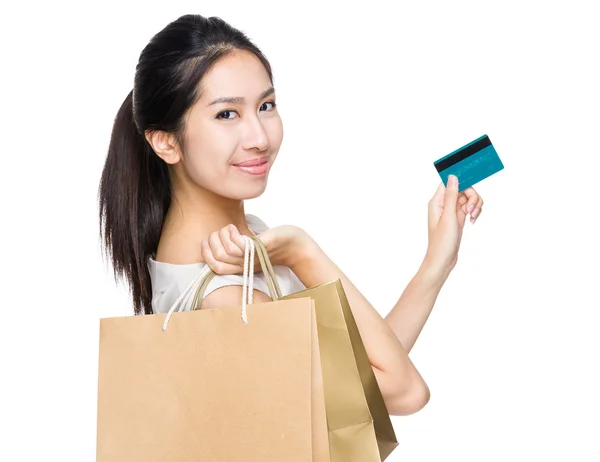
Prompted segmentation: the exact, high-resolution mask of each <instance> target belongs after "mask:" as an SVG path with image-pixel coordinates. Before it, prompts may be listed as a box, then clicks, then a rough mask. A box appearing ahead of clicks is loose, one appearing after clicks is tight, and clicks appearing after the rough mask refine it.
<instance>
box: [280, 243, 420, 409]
mask: <svg viewBox="0 0 600 462" xmlns="http://www.w3.org/2000/svg"><path fill="white" fill-rule="evenodd" d="M290 267H291V269H292V271H294V273H295V274H296V276H298V278H299V279H300V280H301V281H302V283H303V284H304V285H305V286H306V287H315V286H318V285H321V284H324V283H327V282H331V281H334V280H337V279H340V280H341V282H342V286H343V287H344V291H345V292H346V296H347V298H348V302H349V304H350V307H351V310H352V313H353V315H354V317H355V319H356V324H357V326H358V329H359V332H360V334H361V337H362V340H363V343H364V345H365V349H366V351H367V354H368V356H369V359H370V361H371V364H372V366H373V370H374V372H375V376H376V377H377V381H378V384H379V386H380V388H381V391H382V394H383V396H384V399H385V401H386V405H387V407H388V411H389V412H390V414H392V415H408V414H412V413H414V412H416V411H418V410H419V409H421V408H422V407H423V406H425V404H427V402H428V400H429V388H428V387H427V384H426V383H425V381H424V380H423V378H422V377H421V375H420V374H419V372H418V371H417V369H416V368H415V366H414V365H413V363H412V361H411V360H410V358H409V357H408V354H407V352H406V351H405V349H404V348H403V346H402V344H401V342H400V341H399V339H398V337H397V336H396V334H395V332H394V331H393V329H392V328H391V326H390V324H388V323H387V322H386V321H385V320H384V319H383V318H382V317H381V315H380V314H379V313H378V312H377V311H376V310H375V308H374V307H373V306H372V305H371V304H370V303H369V302H368V300H367V299H366V298H365V297H364V296H363V295H362V294H361V293H360V292H359V290H358V289H357V288H356V287H355V286H354V284H352V282H351V281H350V280H349V279H348V278H347V277H346V275H345V274H344V273H343V272H342V271H341V270H340V269H339V268H338V267H337V266H336V265H335V263H334V262H333V261H331V259H329V257H327V255H326V254H325V253H324V252H323V251H322V250H321V249H320V248H319V247H318V246H316V245H314V246H312V248H311V250H310V251H309V252H305V253H304V254H303V258H301V259H298V261H297V262H295V263H294V264H292V265H290Z"/></svg>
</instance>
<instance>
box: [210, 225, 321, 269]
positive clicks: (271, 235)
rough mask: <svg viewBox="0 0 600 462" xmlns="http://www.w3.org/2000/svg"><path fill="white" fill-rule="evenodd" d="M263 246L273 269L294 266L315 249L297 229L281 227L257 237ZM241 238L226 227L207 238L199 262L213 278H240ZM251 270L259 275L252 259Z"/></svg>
mask: <svg viewBox="0 0 600 462" xmlns="http://www.w3.org/2000/svg"><path fill="white" fill-rule="evenodd" d="M258 238H259V239H260V240H261V241H262V242H263V243H264V244H265V247H266V249H267V254H268V255H269V259H270V261H271V264H272V265H273V266H280V265H281V266H287V267H290V268H291V267H292V266H294V265H295V264H296V263H297V262H298V261H299V260H300V259H301V257H302V256H303V255H306V253H307V252H309V251H311V250H312V249H313V248H315V247H316V244H315V242H314V241H313V240H312V239H311V238H310V236H309V235H308V234H307V233H306V232H305V231H304V230H302V229H301V228H298V227H297V226H291V225H285V226H277V227H274V228H270V229H268V230H266V231H265V232H263V233H261V234H259V235H258ZM244 246H245V239H244V236H242V235H241V234H240V232H239V231H238V229H237V227H235V226H234V225H228V226H226V227H224V228H222V229H220V230H219V231H214V232H213V233H211V234H210V236H209V238H208V240H206V241H203V242H202V244H201V251H202V258H203V259H204V261H205V262H206V263H207V264H208V266H209V267H210V268H211V269H212V270H213V271H214V272H215V273H216V274H242V273H243V271H244ZM254 269H255V271H260V270H261V268H260V260H259V259H258V257H255V258H254Z"/></svg>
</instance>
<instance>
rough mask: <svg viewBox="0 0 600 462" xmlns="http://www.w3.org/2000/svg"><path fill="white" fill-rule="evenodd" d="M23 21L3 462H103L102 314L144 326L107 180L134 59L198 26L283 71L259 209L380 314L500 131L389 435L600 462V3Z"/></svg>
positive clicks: (228, 10) (10, 218) (1, 398)
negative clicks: (456, 181)
mask: <svg viewBox="0 0 600 462" xmlns="http://www.w3.org/2000/svg"><path fill="white" fill-rule="evenodd" d="M417 5H418V6H417ZM10 8H11V7H5V9H4V11H3V12H2V14H1V17H2V19H1V22H2V27H1V32H0V33H1V34H2V36H1V37H0V38H1V45H0V46H1V49H2V60H1V62H2V64H1V66H2V69H1V70H2V72H1V75H0V79H2V82H1V86H0V91H1V92H2V103H1V106H2V111H1V113H2V116H1V117H2V120H3V123H2V128H3V132H2V160H3V162H2V167H1V168H2V170H1V171H2V180H1V181H0V188H2V190H1V192H2V196H1V197H2V218H1V220H2V222H1V226H0V232H1V233H2V238H1V240H0V242H1V246H2V247H1V250H2V254H1V255H2V257H1V258H2V268H3V272H2V277H1V284H2V286H1V290H2V296H1V299H0V303H1V309H2V318H1V319H2V324H3V326H2V331H1V333H0V347H1V348H0V355H1V363H0V371H1V372H0V374H1V377H2V378H1V379H0V387H1V394H0V428H1V430H0V451H1V452H0V459H1V460H6V461H11V462H12V461H36V460H60V461H77V462H81V461H92V460H94V459H95V443H96V441H95V436H96V435H95V431H96V421H95V419H96V401H95V400H96V392H97V358H98V327H99V318H101V317H105V316H115V315H127V314H131V308H130V304H129V298H128V294H127V292H126V289H125V288H124V287H123V286H120V285H119V286H117V285H115V282H114V280H113V278H112V274H111V271H110V268H109V267H108V265H107V264H106V263H105V262H104V261H103V260H102V257H101V253H100V245H99V238H98V221H97V204H96V194H97V188H98V181H99V178H100V173H101V169H102V166H103V162H104V158H105V155H106V151H107V146H108V141H109V135H110V131H111V126H112V121H113V118H114V116H115V114H116V112H117V110H118V108H119V105H120V104H121V103H122V101H123V99H124V98H125V96H126V95H127V93H128V92H129V91H130V90H131V88H132V84H133V75H134V70H135V65H136V62H137V59H138V56H139V53H140V51H141V50H142V48H143V47H144V46H145V45H146V43H147V41H148V40H149V39H150V38H151V36H152V35H153V34H155V33H156V32H158V31H159V30H160V29H161V28H163V27H164V26H165V25H166V24H167V23H168V22H170V21H172V20H174V19H176V18H177V17H178V16H180V15H182V14H186V13H199V14H203V15H206V16H212V15H217V16H220V17H222V18H223V19H225V20H226V21H228V22H230V23H231V24H233V25H234V26H236V27H238V28H240V29H242V30H243V31H244V32H246V33H247V34H248V35H249V36H250V38H251V39H252V40H254V41H255V43H256V44H257V45H258V46H259V47H261V48H262V50H263V51H264V52H265V53H266V55H267V57H268V58H269V59H270V61H271V63H272V65H273V69H274V73H275V86H276V89H277V97H278V104H279V109H280V112H281V114H282V117H283V120H284V129H285V138H284V144H283V146H282V150H281V152H280V156H279V159H278V161H277V164H276V166H275V169H274V170H273V172H272V175H271V182H270V185H269V188H268V190H267V192H266V193H265V195H264V196H262V197H261V198H259V199H256V200H254V201H251V202H248V203H247V211H248V212H251V213H255V214H257V215H259V216H261V217H262V218H263V219H264V220H265V221H266V222H267V223H268V224H269V225H271V226H275V225H279V224H288V223H293V224H296V225H299V226H302V227H304V228H305V229H306V230H307V231H308V232H309V233H310V234H311V235H312V236H313V237H314V238H315V239H316V240H317V242H319V244H320V245H321V246H322V247H323V248H324V249H325V250H326V251H327V252H328V253H329V255H330V256H331V257H332V258H333V259H334V261H335V262H336V263H338V265H339V266H340V267H341V268H342V269H343V270H344V271H345V272H346V273H347V274H348V276H349V277H350V278H351V279H352V280H353V282H354V283H355V284H356V285H357V286H358V287H359V288H360V289H361V290H362V291H363V292H364V294H365V295H366V296H367V298H368V299H369V300H370V301H371V302H372V304H373V305H374V306H375V307H376V308H377V309H378V310H379V311H380V313H381V314H382V315H385V314H387V312H388V311H389V310H390V309H391V307H392V306H393V305H394V303H395V302H396V300H397V298H398V297H399V296H400V294H401V293H402V290H403V289H404V287H405V285H406V284H407V283H408V281H409V280H410V278H411V277H412V275H413V274H414V272H415V271H416V270H417V268H418V266H419V264H420V261H421V258H422V257H423V255H424V252H425V246H426V238H427V236H426V215H427V202H428V201H429V199H430V197H431V195H432V194H433V193H434V191H435V189H436V187H437V185H438V183H439V177H438V176H437V173H436V171H435V169H434V167H433V165H432V163H433V161H434V160H436V159H437V158H439V157H441V156H443V155H445V154H447V153H449V152H450V151H453V150H454V149H457V148H458V147H460V146H462V145H463V144H466V143H468V142H470V141H471V140H473V139H475V138H477V137H479V136H481V135H482V134H484V133H485V134H488V135H489V136H490V139H491V140H492V142H493V144H494V146H495V148H496V150H497V152H498V153H499V155H500V157H501V159H502V161H503V162H504V164H505V170H503V171H502V172H500V173H498V174H496V175H494V176H492V177H490V178H489V179H487V180H485V181H484V182H482V183H480V184H479V185H477V187H476V189H478V191H479V192H480V193H481V194H482V196H483V197H484V200H485V201H486V203H485V206H484V212H483V214H482V216H481V219H480V220H479V221H478V222H477V223H476V224H475V225H474V226H470V224H469V223H467V226H466V231H465V236H464V240H463V245H462V248H461V253H460V259H459V264H458V266H457V268H456V270H455V271H454V273H453V274H452V275H451V277H450V279H449V280H448V281H447V283H446V285H445V286H444V288H443V291H442V293H441V294H440V297H439V299H438V302H437V304H436V307H435V309H434V311H433V313H432V315H431V317H430V320H429V321H428V323H427V325H426V326H425V329H424V331H423V333H422V335H421V337H420V338H419V340H418V342H417V344H416V346H415V348H414V350H413V351H412V353H411V357H412V359H413V361H414V362H415V364H416V366H417V368H418V369H419V370H420V371H421V373H422V374H423V376H424V378H425V380H426V381H427V383H428V384H429V386H430V388H431V392H432V396H431V401H430V402H429V404H428V405H427V406H426V407H425V408H424V409H423V410H422V411H420V412H419V413H417V414H415V415H412V416H408V417H394V418H393V423H394V426H395V428H396V432H397V434H398V438H399V440H400V446H399V447H398V448H397V449H396V450H395V451H394V453H393V455H392V456H391V457H390V458H389V459H388V460H390V461H392V462H393V461H411V462H416V461H441V460H451V461H462V462H466V461H478V462H479V461H503V462H504V461H507V460H511V461H538V460H539V461H542V460H543V461H550V460H552V461H566V460H570V461H578V462H584V461H599V460H600V448H599V446H598V444H597V438H598V437H599V435H600V423H599V417H598V416H599V415H600V398H599V394H598V390H600V378H599V374H598V372H599V368H600V367H599V364H600V360H599V353H600V340H599V336H598V331H599V327H600V326H599V322H598V321H599V316H598V310H599V309H600V302H599V299H598V296H597V293H596V290H595V288H596V286H597V285H598V280H599V278H598V276H599V273H600V271H599V270H598V261H599V257H600V255H599V253H600V252H599V245H598V236H599V234H600V233H598V228H599V226H598V224H597V223H598V216H597V215H598V211H599V204H598V192H599V187H598V186H597V179H598V174H599V172H600V169H599V166H600V165H599V161H598V158H599V155H600V149H599V146H600V139H599V137H598V134H599V131H600V130H599V128H600V115H599V111H600V109H599V108H600V90H599V88H600V85H599V84H598V82H600V71H599V69H598V56H599V55H598V53H599V52H598V46H599V45H598V44H600V28H599V27H598V20H599V16H598V13H597V12H596V13H595V12H594V11H597V9H596V6H594V2H587V3H586V2H580V1H571V2H568V4H567V2H560V3H559V2H548V1H546V2H541V1H540V2H526V1H518V2H516V1H514V2H507V1H503V2H494V3H492V2H470V3H468V2H464V1H461V2H456V1H454V2H442V1H439V2H437V3H433V2H410V3H408V2H403V3H400V4H398V2H396V3H395V4H393V3H392V2H389V4H388V2H383V1H381V2H379V1H368V2H362V3H357V4H356V6H351V5H350V2H340V3H334V2H328V1H320V2H315V3H314V4H311V3H308V2H293V3H292V2H275V1H274V2H262V1H228V2H224V1H189V2H184V1H169V2H151V1H144V2H140V3H139V4H134V3H133V2H119V3H118V4H116V5H114V6H104V4H102V3H97V4H96V5H95V6H91V5H88V4H87V3H86V2H81V3H77V4H75V3H74V4H73V5H67V4H65V3H61V2H48V3H41V2H40V3H39V4H33V3H31V2H29V3H23V4H22V6H20V7H19V8H20V9H19V10H18V11H17V10H15V11H12V12H10ZM13 8H14V7H13ZM374 274H375V275H376V276H374ZM594 440H595V442H594Z"/></svg>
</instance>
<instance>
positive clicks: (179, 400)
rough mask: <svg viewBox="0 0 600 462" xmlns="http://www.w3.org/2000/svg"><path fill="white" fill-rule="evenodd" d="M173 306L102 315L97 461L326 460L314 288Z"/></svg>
mask: <svg viewBox="0 0 600 462" xmlns="http://www.w3.org/2000/svg"><path fill="white" fill-rule="evenodd" d="M166 316H169V315H168V314H154V315H143V316H125V317H115V318H104V319H101V321H100V353H99V382H98V421H97V423H98V427H97V459H96V460H97V461H98V462H125V461H127V462H136V461H140V462H142V461H143V462H158V461H161V462H163V461H165V462H166V461H169V462H187V461H190V462H191V461H194V462H198V461H210V462H221V461H222V462H236V461H240V462H241V461H243V462H251V461H256V462H259V461H260V462H266V461H273V462H275V461H277V462H280V461H290V462H295V461H298V462H308V461H311V460H315V461H320V462H327V461H328V460H329V453H328V451H329V449H328V447H327V430H326V423H325V408H324V395H323V385H322V383H323V380H322V377H321V365H320V360H319V355H318V351H319V346H318V336H317V331H316V316H315V308H314V301H313V300H312V299H311V298H308V297H304V298H299V299H295V300H282V301H273V302H268V303H255V304H251V305H249V306H248V310H247V320H248V322H247V324H246V323H244V322H242V320H241V319H240V307H239V306H236V307H223V308H218V309H210V310H198V311H187V312H174V313H172V314H171V317H170V318H169V319H168V320H167V321H168V327H167V328H166V330H164V331H163V324H164V323H165V321H166V320H165V317H166ZM319 392H320V393H321V395H320V399H318V397H317V399H313V396H314V394H315V393H317V394H318V393H319ZM319 403H321V404H320V410H319ZM319 419H320V421H319ZM315 425H316V426H317V428H319V426H320V427H321V432H320V433H318V432H317V433H315V431H314V429H313V427H314V426H315ZM319 438H320V441H319Z"/></svg>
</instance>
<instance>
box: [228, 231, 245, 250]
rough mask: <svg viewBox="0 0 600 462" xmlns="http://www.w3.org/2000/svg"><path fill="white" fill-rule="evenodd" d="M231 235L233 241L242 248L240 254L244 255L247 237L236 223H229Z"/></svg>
mask: <svg viewBox="0 0 600 462" xmlns="http://www.w3.org/2000/svg"><path fill="white" fill-rule="evenodd" d="M229 228H230V229H229V237H230V239H231V242H232V243H233V244H234V245H235V246H236V247H237V248H238V249H240V255H244V249H245V248H246V239H245V238H244V236H242V235H241V234H240V232H239V231H238V229H237V228H236V227H235V226H234V225H229Z"/></svg>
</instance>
